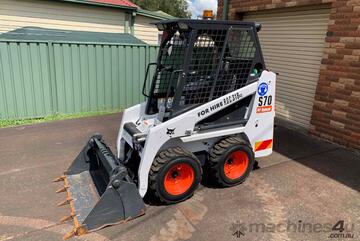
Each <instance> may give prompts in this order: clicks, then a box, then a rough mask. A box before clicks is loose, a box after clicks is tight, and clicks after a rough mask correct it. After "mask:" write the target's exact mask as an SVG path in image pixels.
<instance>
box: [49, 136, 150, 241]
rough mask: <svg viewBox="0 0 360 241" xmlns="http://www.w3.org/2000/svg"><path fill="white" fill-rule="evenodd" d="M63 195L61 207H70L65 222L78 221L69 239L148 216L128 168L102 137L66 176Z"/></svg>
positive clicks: (92, 142) (88, 146)
mask: <svg viewBox="0 0 360 241" xmlns="http://www.w3.org/2000/svg"><path fill="white" fill-rule="evenodd" d="M54 181H55V182H57V181H63V182H64V187H63V188H60V189H59V190H58V191H57V193H59V192H67V198H66V200H65V201H64V202H61V203H59V204H58V205H59V206H62V205H66V204H69V205H70V208H71V214H70V216H67V217H64V218H63V219H62V220H61V221H62V222H65V221H68V220H71V219H72V220H73V221H74V228H73V230H72V231H71V232H70V233H68V234H66V235H65V236H64V239H68V238H70V237H72V236H75V235H82V234H85V233H88V232H91V231H95V230H98V229H101V228H103V227H106V226H109V225H115V224H118V223H122V222H125V221H127V220H129V219H132V218H136V217H138V216H140V215H143V214H144V213H145V205H144V202H143V200H142V198H141V196H140V194H139V192H138V189H137V187H136V185H135V183H134V182H133V180H132V179H131V178H130V177H129V175H128V171H127V168H126V166H125V165H124V164H123V163H122V162H121V161H120V160H119V159H117V158H116V157H115V156H114V155H113V153H112V152H111V150H110V148H109V147H108V146H107V145H106V144H105V142H104V141H103V140H102V137H101V136H100V135H94V136H92V137H91V138H90V140H89V141H88V143H87V144H86V145H85V147H84V148H83V150H82V151H81V152H80V154H79V155H78V156H77V157H76V159H75V160H74V161H73V163H72V164H71V166H70V167H69V169H68V170H67V171H65V173H64V175H63V176H61V177H59V178H57V179H55V180H54Z"/></svg>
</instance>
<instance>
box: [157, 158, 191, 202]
mask: <svg viewBox="0 0 360 241" xmlns="http://www.w3.org/2000/svg"><path fill="white" fill-rule="evenodd" d="M194 176H195V174H194V169H193V168H192V167H191V166H190V165H189V164H187V163H179V164H175V165H174V166H173V167H171V168H170V169H169V170H168V172H167V173H166V175H165V180H164V186H165V190H166V192H167V193H169V194H171V195H181V194H183V193H185V192H186V191H187V190H189V188H190V187H191V185H192V184H193V182H194V179H195V177H194Z"/></svg>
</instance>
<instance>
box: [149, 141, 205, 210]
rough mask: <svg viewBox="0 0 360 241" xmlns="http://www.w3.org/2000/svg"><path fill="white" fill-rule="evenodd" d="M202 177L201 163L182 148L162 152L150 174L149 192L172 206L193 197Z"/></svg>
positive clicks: (156, 158)
mask: <svg viewBox="0 0 360 241" xmlns="http://www.w3.org/2000/svg"><path fill="white" fill-rule="evenodd" d="M201 176H202V169H201V164H200V161H199V160H198V159H197V158H196V156H195V155H193V154H192V153H191V152H188V151H186V150H184V149H182V148H181V147H172V148H169V149H166V150H163V151H161V152H160V153H159V154H158V155H157V156H156V157H155V159H154V162H153V164H152V166H151V169H150V172H149V189H150V190H149V191H150V192H151V193H152V194H153V196H155V198H156V199H158V200H159V201H160V202H162V203H166V204H172V203H177V202H181V201H183V200H185V199H187V198H189V197H191V196H192V195H193V193H194V191H195V190H196V189H197V187H198V186H199V183H200V181H201Z"/></svg>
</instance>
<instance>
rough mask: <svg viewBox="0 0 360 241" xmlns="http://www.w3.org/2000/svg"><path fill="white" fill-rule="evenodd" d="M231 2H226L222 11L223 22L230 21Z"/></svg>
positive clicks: (226, 0) (225, 0)
mask: <svg viewBox="0 0 360 241" xmlns="http://www.w3.org/2000/svg"><path fill="white" fill-rule="evenodd" d="M229 1H230V0H224V4H223V9H222V19H223V20H228V14H229Z"/></svg>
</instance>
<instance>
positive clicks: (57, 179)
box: [53, 175, 65, 182]
mask: <svg viewBox="0 0 360 241" xmlns="http://www.w3.org/2000/svg"><path fill="white" fill-rule="evenodd" d="M64 180H65V176H64V175H63V176H61V177H58V178H55V179H54V180H53V182H61V181H64Z"/></svg>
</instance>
